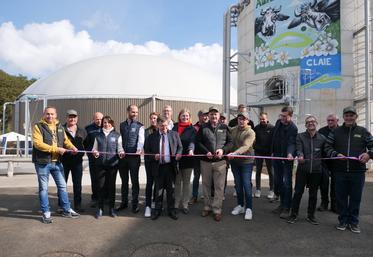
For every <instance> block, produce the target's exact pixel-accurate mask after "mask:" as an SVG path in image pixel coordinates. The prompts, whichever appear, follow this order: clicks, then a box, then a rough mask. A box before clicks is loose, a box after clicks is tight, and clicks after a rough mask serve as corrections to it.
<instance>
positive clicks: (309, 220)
mask: <svg viewBox="0 0 373 257" xmlns="http://www.w3.org/2000/svg"><path fill="white" fill-rule="evenodd" d="M306 220H307V221H308V222H309V223H311V224H312V225H319V223H318V222H317V220H316V219H315V217H314V216H308V217H307V218H306Z"/></svg>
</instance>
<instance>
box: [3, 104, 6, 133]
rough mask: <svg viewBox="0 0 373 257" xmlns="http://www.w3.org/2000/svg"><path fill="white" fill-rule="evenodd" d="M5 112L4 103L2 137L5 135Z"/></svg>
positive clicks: (4, 105) (4, 106)
mask: <svg viewBox="0 0 373 257" xmlns="http://www.w3.org/2000/svg"><path fill="white" fill-rule="evenodd" d="M5 111H6V103H4V104H3V135H4V134H5Z"/></svg>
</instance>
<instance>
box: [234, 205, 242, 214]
mask: <svg viewBox="0 0 373 257" xmlns="http://www.w3.org/2000/svg"><path fill="white" fill-rule="evenodd" d="M231 213H232V215H238V214H242V213H245V208H244V207H243V206H241V205H237V206H236V207H234V209H233V211H232V212H231Z"/></svg>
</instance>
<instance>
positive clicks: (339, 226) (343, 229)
mask: <svg viewBox="0 0 373 257" xmlns="http://www.w3.org/2000/svg"><path fill="white" fill-rule="evenodd" d="M335 228H336V229H338V230H340V231H345V230H346V228H347V224H346V223H341V222H340V223H339V224H338V225H337V226H336V227H335Z"/></svg>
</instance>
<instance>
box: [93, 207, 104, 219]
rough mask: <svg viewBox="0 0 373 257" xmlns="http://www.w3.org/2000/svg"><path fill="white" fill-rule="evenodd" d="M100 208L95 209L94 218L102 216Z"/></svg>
mask: <svg viewBox="0 0 373 257" xmlns="http://www.w3.org/2000/svg"><path fill="white" fill-rule="evenodd" d="M102 212H103V211H102V209H98V210H97V211H96V214H95V218H96V219H99V218H101V217H102Z"/></svg>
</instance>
